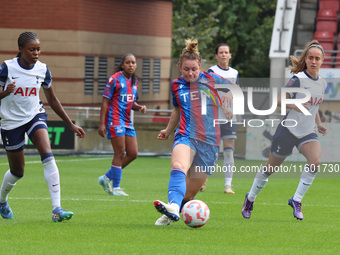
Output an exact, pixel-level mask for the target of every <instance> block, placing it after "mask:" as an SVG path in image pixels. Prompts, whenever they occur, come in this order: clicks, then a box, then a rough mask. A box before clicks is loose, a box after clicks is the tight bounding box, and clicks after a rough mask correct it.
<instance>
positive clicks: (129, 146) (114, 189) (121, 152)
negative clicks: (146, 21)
mask: <svg viewBox="0 0 340 255" xmlns="http://www.w3.org/2000/svg"><path fill="white" fill-rule="evenodd" d="M136 68H137V63H136V57H135V56H134V55H133V54H131V53H128V54H125V55H124V56H123V57H122V61H121V63H120V64H119V66H118V67H117V68H116V70H115V73H114V74H113V75H112V76H111V77H110V78H109V79H108V81H107V83H106V86H105V90H104V94H103V101H102V105H101V109H100V121H99V127H98V133H99V135H100V136H102V137H105V136H106V137H107V139H110V140H111V144H112V148H113V151H114V156H113V159H112V163H111V167H110V169H109V170H108V171H107V172H106V173H105V174H104V175H102V176H100V177H99V178H98V183H99V184H100V185H102V186H103V188H104V190H105V191H106V192H107V193H109V194H111V195H115V196H128V194H126V193H125V192H124V191H123V190H122V189H121V188H120V181H121V179H122V169H123V168H124V167H126V166H127V165H128V164H129V163H130V162H132V161H133V160H134V159H136V158H137V155H138V146H137V138H136V131H135V128H134V127H133V124H132V120H131V109H132V110H135V111H140V112H142V113H146V106H145V105H139V104H137V102H136V100H137V89H138V80H137V77H136V75H135V71H136ZM111 182H112V183H111Z"/></svg>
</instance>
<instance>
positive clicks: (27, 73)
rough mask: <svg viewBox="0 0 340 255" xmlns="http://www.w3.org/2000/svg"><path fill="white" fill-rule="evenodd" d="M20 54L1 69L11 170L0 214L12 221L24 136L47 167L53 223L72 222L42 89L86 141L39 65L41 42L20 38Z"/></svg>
mask: <svg viewBox="0 0 340 255" xmlns="http://www.w3.org/2000/svg"><path fill="white" fill-rule="evenodd" d="M18 47H19V53H18V55H17V57H16V58H13V59H10V60H6V61H5V62H4V63H3V64H2V65H1V67H0V85H1V86H2V88H3V90H2V92H0V99H1V136H2V140H3V145H4V148H5V150H6V153H7V158H8V162H9V167H10V169H9V170H8V171H7V172H6V173H5V176H4V179H3V181H2V185H1V190H0V212H1V216H2V217H3V218H5V219H13V212H12V210H11V208H10V207H9V205H8V202H7V200H8V194H9V192H10V191H11V190H12V189H13V187H14V186H15V184H16V183H17V181H18V180H19V179H20V178H22V177H23V176H24V168H25V158H24V144H25V133H27V135H28V137H29V138H30V139H31V141H32V142H33V144H34V146H35V147H36V149H37V150H38V152H39V154H40V156H41V161H42V163H43V166H44V176H45V180H46V182H47V185H48V189H49V192H50V196H51V201H52V207H53V210H52V220H53V221H55V222H58V221H63V220H69V219H71V218H72V217H73V212H67V211H65V210H64V209H62V208H61V206H60V182H59V171H58V167H57V165H56V162H55V159H54V156H53V154H52V150H51V145H50V139H49V136H48V132H47V125H46V120H47V114H46V113H45V109H44V107H43V104H42V102H41V101H40V99H39V90H40V87H43V89H44V93H45V96H46V99H47V101H48V103H49V105H50V106H51V108H52V109H53V111H54V112H55V113H56V114H57V115H58V116H59V117H60V118H61V119H62V120H63V121H65V123H66V124H67V125H68V126H69V127H70V128H71V129H72V131H74V132H75V133H76V135H77V136H78V137H80V138H84V137H85V132H84V130H83V129H82V128H81V127H78V126H76V125H74V124H73V123H72V121H71V120H70V118H69V117H68V116H67V114H66V112H65V111H64V109H63V107H62V105H61V104H60V102H59V100H58V98H57V97H56V95H55V94H54V92H53V89H52V76H51V73H50V70H49V69H48V67H47V66H46V64H44V63H42V62H40V61H39V60H38V59H39V56H40V53H41V50H40V40H39V37H38V36H37V35H36V34H35V33H33V32H24V33H22V34H20V36H19V38H18Z"/></svg>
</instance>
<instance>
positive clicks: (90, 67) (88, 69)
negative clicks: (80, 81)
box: [84, 56, 94, 95]
mask: <svg viewBox="0 0 340 255" xmlns="http://www.w3.org/2000/svg"><path fill="white" fill-rule="evenodd" d="M93 87H94V56H85V79H84V92H85V95H92V94H93Z"/></svg>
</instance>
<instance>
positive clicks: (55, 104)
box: [44, 86, 85, 139]
mask: <svg viewBox="0 0 340 255" xmlns="http://www.w3.org/2000/svg"><path fill="white" fill-rule="evenodd" d="M44 93H45V96H46V99H47V102H48V104H49V105H50V106H51V108H52V110H53V111H54V112H55V113H56V114H57V115H58V116H59V117H60V118H61V119H62V120H63V121H64V122H65V123H66V124H67V125H68V126H69V127H70V128H71V130H72V131H73V132H75V133H76V135H77V136H78V137H79V138H83V139H84V138H85V132H84V130H83V129H82V128H81V127H79V126H77V125H75V124H73V122H72V121H71V119H70V117H69V116H68V115H67V113H66V112H65V110H64V108H63V106H62V105H61V103H60V101H59V99H58V98H57V96H56V95H55V93H54V91H53V88H52V86H50V87H49V88H44Z"/></svg>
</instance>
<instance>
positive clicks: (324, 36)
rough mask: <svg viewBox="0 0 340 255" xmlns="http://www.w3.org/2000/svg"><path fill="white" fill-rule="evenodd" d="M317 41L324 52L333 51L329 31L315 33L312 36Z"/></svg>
mask: <svg viewBox="0 0 340 255" xmlns="http://www.w3.org/2000/svg"><path fill="white" fill-rule="evenodd" d="M313 39H314V40H318V41H319V43H320V44H321V45H322V47H323V49H324V50H334V35H333V34H332V33H331V32H329V31H316V32H315V33H314V36H313Z"/></svg>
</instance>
